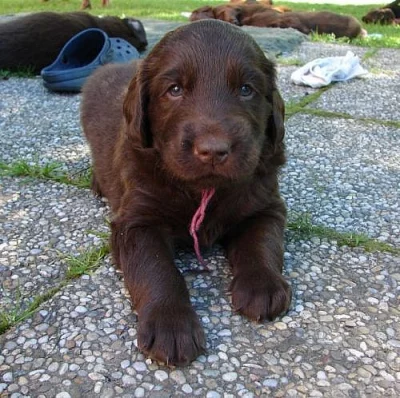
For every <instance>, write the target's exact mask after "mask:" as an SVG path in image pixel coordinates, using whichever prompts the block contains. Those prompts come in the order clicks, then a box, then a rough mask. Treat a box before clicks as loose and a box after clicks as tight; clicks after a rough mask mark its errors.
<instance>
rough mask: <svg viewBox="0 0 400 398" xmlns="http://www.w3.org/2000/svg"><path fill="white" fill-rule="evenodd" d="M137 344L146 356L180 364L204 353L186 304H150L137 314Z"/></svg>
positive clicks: (192, 313)
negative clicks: (167, 305) (166, 305)
mask: <svg viewBox="0 0 400 398" xmlns="http://www.w3.org/2000/svg"><path fill="white" fill-rule="evenodd" d="M172 307H173V308H172ZM138 345H139V349H140V350H141V351H143V353H145V354H146V355H148V356H149V357H150V358H153V359H155V360H157V361H160V362H163V363H165V364H167V365H173V366H184V365H187V364H188V363H190V362H191V361H193V360H194V359H196V358H197V357H198V356H199V355H200V354H202V353H204V351H205V345H206V342H205V337H204V331H203V328H202V326H201V324H200V322H199V319H198V317H197V315H196V313H195V311H194V310H193V309H192V308H191V307H190V305H175V306H172V305H171V306H169V307H165V306H162V305H158V306H157V305H152V306H149V307H147V308H146V309H145V310H144V311H141V312H140V313H139V332H138Z"/></svg>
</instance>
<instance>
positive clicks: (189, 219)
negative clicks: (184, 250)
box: [171, 197, 251, 247]
mask: <svg viewBox="0 0 400 398" xmlns="http://www.w3.org/2000/svg"><path fill="white" fill-rule="evenodd" d="M179 208H180V213H179V215H180V218H179V220H178V221H179V223H178V224H176V223H175V225H174V227H172V230H171V232H172V234H173V236H174V237H175V238H177V239H179V240H183V241H184V242H186V243H187V244H192V242H193V239H194V236H193V235H194V234H195V235H196V237H197V239H198V241H199V243H200V245H201V246H206V247H209V246H211V245H213V244H214V243H215V242H216V241H218V240H219V239H220V238H222V237H223V236H224V235H225V234H226V233H227V232H229V231H230V230H231V229H232V228H233V227H235V226H237V225H238V224H240V223H241V222H242V221H243V220H244V219H246V218H247V217H249V216H250V215H251V210H250V209H248V208H244V206H241V205H240V201H238V200H236V203H235V201H234V200H232V199H231V198H221V197H213V198H211V199H210V201H209V203H207V205H204V203H202V201H201V200H196V201H192V202H190V203H188V202H186V203H181V204H180V206H179ZM175 220H176V218H175Z"/></svg>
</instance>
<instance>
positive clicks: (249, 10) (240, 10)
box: [190, 1, 290, 26]
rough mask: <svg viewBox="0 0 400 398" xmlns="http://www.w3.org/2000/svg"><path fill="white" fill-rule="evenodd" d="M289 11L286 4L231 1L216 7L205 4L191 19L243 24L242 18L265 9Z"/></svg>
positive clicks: (194, 12) (195, 11)
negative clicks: (218, 20)
mask: <svg viewBox="0 0 400 398" xmlns="http://www.w3.org/2000/svg"><path fill="white" fill-rule="evenodd" d="M271 10H274V11H275V12H287V11H290V8H287V7H285V6H277V7H275V6H272V5H270V4H267V3H264V2H256V1H254V2H244V3H243V2H237V3H234V2H231V3H229V4H222V5H219V6H216V7H211V6H204V7H200V8H198V9H196V10H194V11H193V12H192V14H191V15H190V21H192V22H193V21H198V20H201V19H220V20H221V21H225V22H229V23H232V24H234V25H238V26H242V25H243V23H242V20H246V19H247V18H249V17H251V16H253V15H254V14H258V13H262V12H264V11H271Z"/></svg>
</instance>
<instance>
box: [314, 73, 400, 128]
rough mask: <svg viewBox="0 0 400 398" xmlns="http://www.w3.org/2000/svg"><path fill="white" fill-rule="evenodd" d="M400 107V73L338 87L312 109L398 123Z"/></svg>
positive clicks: (353, 81)
mask: <svg viewBox="0 0 400 398" xmlns="http://www.w3.org/2000/svg"><path fill="white" fill-rule="evenodd" d="M375 93H379V95H376V94H375ZM399 103H400V72H397V73H391V74H390V75H387V74H385V73H379V74H369V75H368V76H367V77H365V78H359V79H354V80H350V81H348V82H343V83H341V84H336V85H335V86H334V87H332V89H330V90H329V91H328V92H326V93H324V94H323V95H322V96H321V97H320V98H319V99H318V101H316V102H314V103H313V104H311V105H310V107H311V108H317V109H324V110H326V111H331V112H344V113H347V114H349V115H351V116H354V117H366V118H372V119H381V120H397V121H398V120H400V107H399Z"/></svg>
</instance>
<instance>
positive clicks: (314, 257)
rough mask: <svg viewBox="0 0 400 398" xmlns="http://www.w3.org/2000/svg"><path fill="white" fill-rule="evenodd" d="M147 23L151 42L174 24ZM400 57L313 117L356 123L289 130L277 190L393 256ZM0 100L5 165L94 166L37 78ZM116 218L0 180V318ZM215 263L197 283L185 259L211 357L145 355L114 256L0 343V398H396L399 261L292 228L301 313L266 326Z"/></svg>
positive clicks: (27, 183)
mask: <svg viewBox="0 0 400 398" xmlns="http://www.w3.org/2000/svg"><path fill="white" fill-rule="evenodd" d="M145 26H146V29H147V31H148V32H149V38H150V42H151V43H155V42H156V41H157V40H158V38H159V37H161V36H162V35H163V34H164V32H165V31H166V30H168V29H169V28H170V27H171V25H170V23H164V22H154V21H148V22H145ZM256 38H257V40H258V41H259V42H260V44H261V45H267V44H266V42H268V41H269V40H270V38H269V36H268V35H265V36H263V35H262V34H261V33H260V32H258V33H257V36H256ZM347 48H348V46H342V45H331V44H329V45H324V44H316V43H307V42H305V43H303V44H302V45H300V46H299V47H298V48H297V49H296V50H295V51H294V52H293V53H291V55H290V57H297V58H299V59H300V60H301V61H302V62H306V61H310V60H312V59H314V58H317V57H320V56H321V55H324V56H327V55H340V54H342V53H345V51H346V50H347ZM353 50H354V51H355V52H356V53H357V54H358V55H360V56H362V55H363V54H364V53H365V52H366V51H367V50H366V49H362V48H359V47H353ZM396 57H397V59H399V57H400V50H380V51H379V52H377V53H376V54H375V55H373V56H372V57H371V58H368V60H367V61H365V66H366V67H368V68H375V69H379V70H380V71H383V72H384V73H382V74H380V71H376V70H375V71H374V73H373V74H372V75H371V76H369V77H367V78H365V79H357V80H354V81H351V82H350V83H346V84H337V85H335V86H333V87H331V88H330V89H329V90H328V91H326V92H325V93H323V94H322V95H321V97H320V98H319V99H318V100H316V101H315V102H312V103H311V104H309V105H308V108H310V109H319V110H326V111H340V112H346V113H349V114H350V115H351V116H352V117H354V118H355V119H343V118H332V117H327V116H323V115H322V116H321V115H311V114H307V113H306V112H300V113H298V114H295V115H293V116H292V117H291V118H289V119H288V121H287V123H286V145H287V149H288V163H287V165H286V166H285V168H284V170H283V171H282V177H281V189H282V193H283V196H284V198H285V200H286V202H287V205H288V208H289V211H290V212H291V213H293V214H294V213H305V212H306V213H309V214H310V215H311V217H312V220H313V222H314V223H316V224H319V225H324V226H327V227H330V228H333V229H335V230H337V231H348V232H364V233H366V234H367V235H368V236H370V237H372V238H375V239H377V240H378V241H381V242H384V243H388V244H391V245H392V246H394V247H396V248H397V249H399V245H400V240H399V236H400V231H399V225H400V222H399V221H400V217H399V214H400V212H399V185H400V173H399V170H400V158H399V155H398V147H399V144H400V128H399V127H398V125H387V124H385V121H387V120H391V121H397V122H400V110H399V107H398V106H397V102H398V96H396V95H397V94H398V89H396V84H398V81H399V77H400V76H399V74H400V71H399V68H398V63H397V62H395V61H394V60H395V59H396ZM294 69H295V67H293V66H279V68H278V72H279V87H280V89H281V91H282V94H283V96H284V98H285V100H286V101H287V102H289V103H290V102H291V103H293V102H298V101H300V100H302V99H303V98H304V97H305V96H307V94H310V93H312V92H314V91H315V90H312V89H308V88H304V87H296V86H293V85H292V84H291V83H290V80H289V78H290V74H291V72H292V71H293V70H294ZM377 76H378V77H377ZM377 79H379V81H377ZM0 92H1V96H0V148H1V152H0V161H3V162H6V163H10V162H12V161H15V160H20V159H25V160H28V161H32V162H39V163H40V162H41V163H43V164H45V163H47V162H49V161H58V162H61V163H62V164H63V165H64V167H65V168H66V169H67V170H70V171H71V172H75V171H79V170H81V169H82V168H84V167H87V165H88V164H89V163H90V159H89V152H88V148H87V146H86V144H85V143H84V140H83V138H82V134H81V129H80V126H79V115H78V108H79V101H80V96H79V95H58V94H52V93H48V92H47V91H45V90H44V89H43V87H42V85H41V81H40V79H16V78H12V79H10V80H7V81H0ZM396 101H397V102H396ZM359 117H369V118H374V119H377V120H375V121H373V122H372V121H370V122H364V121H359V120H356V119H357V118H359ZM107 217H108V209H107V207H106V206H105V205H104V203H103V202H102V201H100V200H98V199H95V198H93V196H92V195H91V193H90V191H89V190H87V189H79V188H76V187H73V186H68V185H64V184H60V183H55V182H53V181H45V180H38V179H31V178H29V179H27V178H16V177H12V178H11V177H7V178H6V177H1V182H0V284H1V285H0V286H1V289H0V305H1V311H3V312H7V313H9V314H12V313H13V311H16V310H17V309H18V308H19V307H21V308H25V307H26V306H27V305H28V303H29V302H30V301H31V300H32V299H33V298H34V297H36V296H37V295H39V294H42V293H45V292H46V291H48V290H49V289H50V288H52V287H56V286H58V285H59V283H60V281H62V280H63V278H64V275H65V270H66V268H67V264H66V261H65V257H64V256H65V255H67V254H72V255H76V254H78V253H79V252H80V251H82V250H88V249H90V248H92V247H97V246H98V245H100V244H101V242H100V239H99V238H98V237H97V236H96V235H94V234H93V233H92V232H91V231H93V230H96V231H107V223H106V219H107ZM208 260H209V261H210V263H211V266H210V268H211V272H210V273H208V274H198V273H195V272H193V270H195V268H196V266H197V263H196V259H195V256H194V255H193V253H192V252H190V251H188V252H179V253H177V256H176V263H177V266H178V267H179V268H180V270H181V271H182V272H183V274H184V275H185V278H186V281H187V284H188V286H189V288H190V293H191V299H192V303H193V306H194V308H195V309H196V311H197V313H198V314H199V317H200V319H201V322H202V324H203V326H204V328H205V331H206V337H207V353H206V355H203V356H201V357H199V358H198V359H197V360H196V361H195V362H193V363H192V364H191V365H190V366H188V367H186V368H175V369H174V368H168V367H165V366H163V365H160V364H157V363H155V362H153V361H151V360H149V359H146V358H144V357H143V355H142V354H141V353H139V352H138V350H137V347H136V321H137V319H136V315H135V313H134V312H133V311H132V309H131V305H130V301H129V297H128V295H127V292H126V290H125V289H124V286H123V280H122V276H121V275H120V274H119V273H118V272H116V271H115V269H114V268H113V267H112V264H111V260H110V257H106V258H105V259H104V260H103V261H102V263H101V266H100V268H99V269H98V270H97V271H96V272H94V273H93V274H91V275H84V276H82V277H81V278H79V279H77V280H74V281H70V282H68V283H67V284H66V285H65V286H64V287H62V288H61V290H60V291H59V292H58V293H56V294H55V295H54V296H53V297H51V298H50V299H48V300H47V301H45V302H44V303H43V304H42V305H41V306H40V308H39V309H38V311H36V312H35V313H33V314H31V315H30V316H28V317H27V318H26V319H25V320H23V321H21V322H19V323H18V324H17V325H16V326H15V327H13V328H11V329H9V330H8V331H6V332H5V333H3V334H2V335H1V336H0V396H1V397H2V398H3V397H13V398H17V397H41V398H43V397H48V398H50V397H57V398H67V397H73V398H75V397H82V396H87V397H175V396H188V397H192V396H199V397H207V398H218V397H224V398H230V397H256V396H263V397H267V396H273V397H332V398H337V397H339V398H340V397H390V396H392V397H396V396H399V395H400V337H399V336H400V308H399V304H400V271H399V270H400V256H399V255H398V253H397V254H396V253H394V254H393V253H387V252H379V251H378V252H374V253H368V252H366V251H365V250H364V249H362V248H349V247H339V246H338V244H337V242H336V241H334V240H331V239H328V238H327V237H317V236H314V237H311V238H306V237H304V236H300V237H299V236H297V235H296V234H294V233H293V232H292V231H288V232H287V234H286V252H285V275H286V277H287V279H288V281H289V282H290V283H291V285H292V287H293V302H292V305H291V308H290V310H289V312H288V313H287V314H286V315H285V316H283V317H281V318H280V319H277V320H276V321H274V322H270V323H265V324H255V323H251V322H249V321H247V320H246V319H244V318H243V317H241V316H239V315H237V314H235V313H233V312H232V310H231V305H230V296H229V292H228V286H229V283H230V279H231V275H230V271H229V266H228V264H227V261H226V259H225V257H224V253H223V251H222V250H221V249H220V248H219V247H215V248H214V249H213V250H212V251H210V252H209V253H208Z"/></svg>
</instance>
